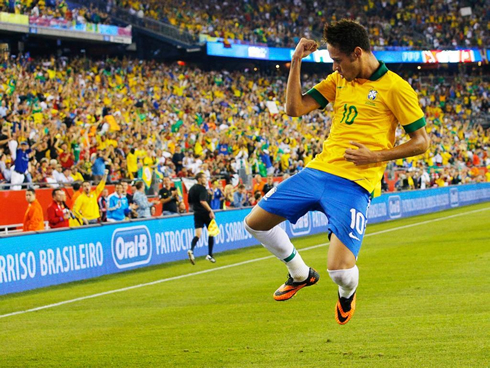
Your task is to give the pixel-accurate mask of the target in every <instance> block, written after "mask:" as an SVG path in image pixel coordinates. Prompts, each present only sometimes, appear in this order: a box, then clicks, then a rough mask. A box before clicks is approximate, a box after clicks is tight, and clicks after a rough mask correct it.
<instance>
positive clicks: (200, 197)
mask: <svg viewBox="0 0 490 368" xmlns="http://www.w3.org/2000/svg"><path fill="white" fill-rule="evenodd" d="M196 180H197V183H196V184H194V185H193V186H192V187H191V189H190V190H189V196H188V200H189V204H190V205H191V206H192V209H193V210H194V228H195V231H196V235H195V236H194V238H193V239H192V242H191V249H189V250H188V251H187V255H188V256H189V261H190V262H191V263H192V264H195V263H196V260H195V257H194V248H195V247H196V245H197V242H198V241H199V239H200V238H201V234H202V228H203V227H204V225H206V226H207V228H208V231H209V224H210V223H211V220H213V219H214V217H215V216H214V212H213V210H212V209H211V207H210V206H209V203H208V202H209V193H208V190H207V189H206V184H207V179H206V174H204V173H203V172H200V173H199V174H197V175H196ZM213 246H214V237H213V236H211V235H209V237H208V255H207V256H206V259H207V260H208V261H209V262H211V263H215V262H216V260H215V259H214V257H213Z"/></svg>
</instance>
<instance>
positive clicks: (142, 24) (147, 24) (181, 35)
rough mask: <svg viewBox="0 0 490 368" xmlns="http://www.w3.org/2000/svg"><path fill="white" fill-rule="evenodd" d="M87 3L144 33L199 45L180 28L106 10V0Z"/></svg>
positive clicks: (127, 11)
mask: <svg viewBox="0 0 490 368" xmlns="http://www.w3.org/2000/svg"><path fill="white" fill-rule="evenodd" d="M77 1H79V0H77ZM88 2H89V3H91V4H93V5H95V6H96V7H97V8H99V9H101V10H103V11H109V13H110V15H111V17H112V18H113V19H115V20H116V21H119V22H123V23H129V24H131V25H132V26H133V27H139V28H144V29H145V30H146V31H150V32H152V33H155V34H157V35H159V36H163V37H167V38H170V39H173V40H175V41H178V42H180V43H183V44H185V45H187V46H196V45H198V44H199V38H198V37H197V36H194V35H192V34H191V33H189V32H186V31H184V30H182V29H180V28H177V27H174V26H172V25H169V24H166V23H163V22H159V21H157V20H154V19H150V18H147V17H143V18H141V17H138V16H137V15H136V14H131V13H130V12H129V10H127V9H123V8H119V7H116V6H114V7H112V8H108V5H107V0H88ZM81 5H83V4H81Z"/></svg>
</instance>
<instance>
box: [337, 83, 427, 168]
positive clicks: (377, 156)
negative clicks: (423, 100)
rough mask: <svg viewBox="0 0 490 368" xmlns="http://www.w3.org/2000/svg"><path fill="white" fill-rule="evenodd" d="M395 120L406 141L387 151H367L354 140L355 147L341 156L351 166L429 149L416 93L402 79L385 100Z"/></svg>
mask: <svg viewBox="0 0 490 368" xmlns="http://www.w3.org/2000/svg"><path fill="white" fill-rule="evenodd" d="M386 104H387V106H388V107H389V109H390V110H391V111H392V112H393V115H395V117H396V119H397V120H398V121H399V122H400V124H401V125H402V126H403V128H404V129H405V132H406V133H407V134H408V135H409V136H410V140H409V141H408V142H405V143H403V144H401V145H399V146H396V147H393V148H391V149H387V150H381V151H371V150H370V149H369V148H367V147H366V146H364V145H363V144H361V143H358V142H351V144H352V145H353V146H354V147H357V149H355V148H354V149H347V150H345V155H344V158H345V159H346V160H347V161H350V162H353V163H354V164H355V165H357V166H359V165H369V164H373V163H378V162H384V161H390V160H397V159H399V158H405V157H411V156H417V155H420V154H422V153H424V152H425V151H427V150H428V149H429V145H430V139H429V136H428V135H427V132H426V130H425V117H424V112H423V111H422V109H421V108H420V105H419V101H418V97H417V93H416V92H415V91H414V90H413V88H412V87H411V86H410V85H409V84H408V83H407V82H406V81H401V83H397V84H396V86H394V87H392V89H391V91H390V97H389V98H388V99H387V101H386Z"/></svg>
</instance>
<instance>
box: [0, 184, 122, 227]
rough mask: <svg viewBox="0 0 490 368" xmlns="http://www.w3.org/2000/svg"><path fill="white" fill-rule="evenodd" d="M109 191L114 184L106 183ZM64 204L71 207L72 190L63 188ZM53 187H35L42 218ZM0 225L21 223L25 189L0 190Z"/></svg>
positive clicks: (50, 199) (48, 203) (49, 201)
mask: <svg viewBox="0 0 490 368" xmlns="http://www.w3.org/2000/svg"><path fill="white" fill-rule="evenodd" d="M106 187H107V189H109V193H112V192H114V185H107V186H106ZM65 191H66V204H67V205H68V206H70V207H71V205H72V203H71V197H72V195H73V190H72V189H71V188H65ZM52 192H53V189H36V198H37V200H38V201H39V203H40V204H41V207H42V208H43V210H44V220H45V221H46V220H47V219H48V215H47V211H46V210H47V208H48V206H49V205H50V204H51V202H52V201H53V198H52V196H51V193H52ZM0 208H1V210H0V225H10V224H21V223H22V222H23V221H24V214H25V212H26V209H27V201H26V191H25V190H5V191H0Z"/></svg>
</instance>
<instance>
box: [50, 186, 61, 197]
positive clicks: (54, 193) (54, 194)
mask: <svg viewBox="0 0 490 368" xmlns="http://www.w3.org/2000/svg"><path fill="white" fill-rule="evenodd" d="M61 190H62V189H60V188H56V189H53V191H52V192H51V197H53V198H54V197H55V196H56V193H57V192H59V191H61Z"/></svg>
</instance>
